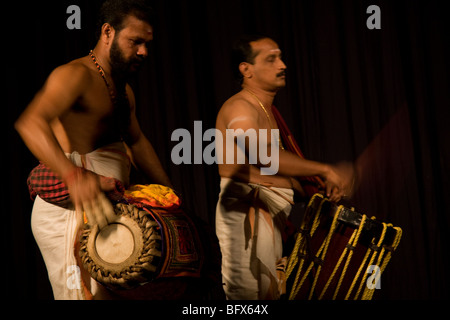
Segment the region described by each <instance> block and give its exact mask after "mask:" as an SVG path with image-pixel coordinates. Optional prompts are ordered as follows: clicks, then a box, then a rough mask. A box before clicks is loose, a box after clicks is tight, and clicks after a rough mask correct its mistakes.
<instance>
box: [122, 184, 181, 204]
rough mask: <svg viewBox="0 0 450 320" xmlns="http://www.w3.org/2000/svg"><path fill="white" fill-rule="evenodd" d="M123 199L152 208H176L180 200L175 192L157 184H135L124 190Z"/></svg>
mask: <svg viewBox="0 0 450 320" xmlns="http://www.w3.org/2000/svg"><path fill="white" fill-rule="evenodd" d="M124 197H125V199H127V200H130V199H133V200H139V201H141V202H143V203H144V204H146V205H149V206H151V207H153V208H173V209H174V208H178V207H180V204H181V200H180V198H179V197H178V196H177V195H176V194H175V192H174V191H173V190H172V189H171V188H169V187H166V186H162V185H159V184H149V185H142V184H136V185H133V186H131V187H130V188H129V189H128V190H125V194H124Z"/></svg>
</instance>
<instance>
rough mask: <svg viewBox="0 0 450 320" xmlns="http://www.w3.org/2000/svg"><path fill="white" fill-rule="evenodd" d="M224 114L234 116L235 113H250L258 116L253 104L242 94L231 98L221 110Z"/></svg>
mask: <svg viewBox="0 0 450 320" xmlns="http://www.w3.org/2000/svg"><path fill="white" fill-rule="evenodd" d="M220 111H221V112H222V113H223V114H230V113H232V114H234V113H241V114H243V113H249V114H255V115H256V114H257V111H256V110H255V108H254V106H253V105H252V103H251V102H250V101H249V100H248V99H247V98H246V97H245V96H243V95H242V94H240V93H237V94H235V95H234V96H232V97H230V98H229V99H228V100H227V101H225V102H224V104H223V105H222V107H221V110H220Z"/></svg>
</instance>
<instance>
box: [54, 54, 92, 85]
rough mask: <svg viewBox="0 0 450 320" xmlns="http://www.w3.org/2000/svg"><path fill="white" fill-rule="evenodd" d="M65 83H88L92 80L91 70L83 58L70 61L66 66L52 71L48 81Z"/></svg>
mask: <svg viewBox="0 0 450 320" xmlns="http://www.w3.org/2000/svg"><path fill="white" fill-rule="evenodd" d="M52 78H54V79H55V80H58V81H59V80H67V81H83V82H86V81H89V80H90V79H91V78H92V68H90V67H89V66H88V65H87V64H86V61H85V59H84V58H80V59H76V60H72V61H70V62H68V63H66V64H63V65H60V66H58V67H56V68H55V69H53V71H52V72H51V73H50V75H49V79H52Z"/></svg>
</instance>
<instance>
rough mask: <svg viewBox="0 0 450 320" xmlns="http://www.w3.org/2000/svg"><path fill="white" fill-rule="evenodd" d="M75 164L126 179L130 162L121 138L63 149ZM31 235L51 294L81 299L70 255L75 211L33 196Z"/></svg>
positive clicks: (121, 179) (72, 252)
mask: <svg viewBox="0 0 450 320" xmlns="http://www.w3.org/2000/svg"><path fill="white" fill-rule="evenodd" d="M66 156H67V158H68V159H69V160H70V161H72V163H74V164H75V165H77V166H79V167H83V168H85V169H87V170H90V171H93V172H95V173H97V174H100V175H103V176H106V177H111V178H115V179H117V180H120V181H121V182H122V183H123V184H124V185H128V183H129V174H130V168H131V162H130V159H129V157H128V156H127V153H126V149H125V146H124V144H123V143H122V142H117V143H113V144H110V145H107V146H105V147H102V148H99V149H96V150H94V151H92V152H90V153H87V154H79V153H78V152H76V151H75V152H72V153H66ZM31 227H32V231H33V235H34V238H35V239H36V242H37V244H38V246H39V249H40V251H41V253H42V256H43V258H44V262H45V265H46V267H47V272H48V276H49V280H50V283H51V285H52V290H53V295H54V298H55V299H57V300H59V299H64V300H72V299H84V295H83V290H82V287H81V284H80V276H79V272H78V270H77V268H78V266H77V263H76V260H75V256H74V243H75V236H76V231H77V228H78V226H77V213H76V212H75V210H74V208H73V207H70V208H68V209H65V208H62V207H58V206H55V205H53V204H50V203H48V202H45V201H44V200H42V199H41V198H39V196H38V197H36V200H35V202H34V206H33V212H32V216H31Z"/></svg>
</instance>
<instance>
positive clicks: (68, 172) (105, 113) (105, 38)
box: [15, 0, 172, 299]
mask: <svg viewBox="0 0 450 320" xmlns="http://www.w3.org/2000/svg"><path fill="white" fill-rule="evenodd" d="M97 35H98V42H97V44H96V46H95V48H94V49H93V50H92V51H91V52H90V53H89V54H88V55H87V56H85V57H82V58H79V59H76V60H73V61H71V62H69V63H67V64H65V65H62V66H59V67H57V68H56V69H55V70H53V71H52V72H51V74H50V75H49V77H48V79H47V81H46V83H45V85H44V86H43V88H42V89H41V90H40V91H39V92H38V93H37V94H36V96H35V97H34V99H33V100H32V101H31V103H30V104H29V105H28V107H27V108H26V110H25V111H24V112H23V113H22V115H21V116H20V117H19V119H18V120H17V121H16V124H15V127H16V129H17V131H18V132H19V134H20V135H21V137H22V139H23V140H24V142H25V144H26V145H27V147H28V148H29V149H30V151H31V152H32V153H33V154H34V156H36V158H37V159H39V160H40V165H39V166H38V167H37V168H35V170H33V172H32V174H31V175H30V178H29V185H30V190H31V192H32V193H33V194H34V196H35V203H34V207H33V212H32V218H31V226H32V231H33V235H34V237H35V239H36V242H37V244H38V246H39V248H40V250H41V253H42V256H43V258H44V261H45V264H46V267H47V271H48V276H49V280H50V283H51V285H52V290H53V295H54V298H55V299H82V298H83V291H82V288H81V286H80V285H79V283H77V282H75V283H74V282H73V279H74V278H73V277H74V273H73V271H74V270H75V269H74V267H76V265H77V263H76V260H75V256H74V250H73V245H74V240H75V234H76V231H77V227H78V226H79V223H80V220H81V217H82V214H83V212H84V213H85V214H86V216H87V220H88V222H89V224H91V225H95V224H98V225H99V227H100V228H101V227H103V226H105V225H106V224H108V223H111V222H112V221H114V219H115V214H114V211H113V207H112V205H111V203H110V202H109V201H108V200H107V198H106V196H105V193H104V192H106V191H110V190H111V189H112V188H113V187H114V184H111V183H109V182H111V178H114V179H115V180H118V181H120V182H122V183H123V184H124V185H125V186H126V185H127V183H128V180H129V173H130V166H131V161H133V163H134V164H135V165H136V166H137V167H138V169H140V171H141V172H143V173H144V174H145V175H146V176H147V177H148V179H149V180H150V181H151V183H156V184H161V185H165V186H169V187H171V186H172V185H171V182H170V180H169V178H168V176H167V174H166V173H165V171H164V169H163V167H162V165H161V163H160V161H159V159H158V156H157V154H156V153H155V151H154V149H153V147H152V145H151V143H150V142H149V140H148V139H147V138H146V137H145V136H144V134H143V133H142V131H141V129H140V126H139V123H138V120H137V118H136V113H135V108H136V106H135V97H134V94H133V90H132V89H131V87H130V86H129V85H128V84H127V79H128V78H129V77H130V76H131V75H133V74H134V73H135V72H136V71H137V70H138V69H139V67H140V66H141V64H142V62H143V60H144V59H145V58H146V57H147V55H148V48H147V45H148V44H149V43H150V42H151V41H152V39H153V27H152V10H151V8H150V7H149V6H147V5H146V4H145V3H144V2H143V1H132V0H127V1H124V0H118V1H117V0H111V1H106V2H105V3H104V4H103V6H102V8H101V10H100V16H99V24H98V30H97ZM130 158H131V159H130ZM108 178H109V180H108ZM48 180H51V181H50V182H49V181H48ZM41 182H44V183H47V185H46V186H45V187H42V186H41V187H40V186H39V183H41ZM64 190H66V194H64ZM67 190H68V194H67ZM75 278H79V277H75ZM91 291H92V293H93V294H94V295H95V288H91Z"/></svg>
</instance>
